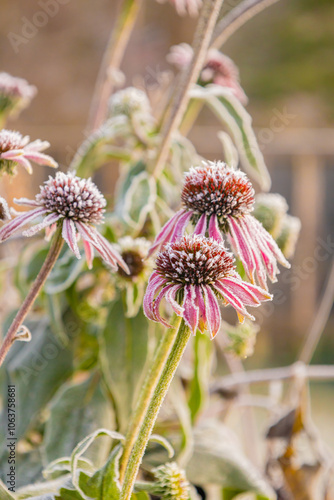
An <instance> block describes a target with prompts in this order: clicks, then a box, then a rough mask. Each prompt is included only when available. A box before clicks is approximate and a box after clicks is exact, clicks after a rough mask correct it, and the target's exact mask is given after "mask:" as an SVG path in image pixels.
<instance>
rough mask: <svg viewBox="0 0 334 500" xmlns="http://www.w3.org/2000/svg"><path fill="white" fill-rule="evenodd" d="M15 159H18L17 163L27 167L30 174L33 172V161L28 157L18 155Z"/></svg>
mask: <svg viewBox="0 0 334 500" xmlns="http://www.w3.org/2000/svg"><path fill="white" fill-rule="evenodd" d="M14 161H17V163H18V164H19V165H21V166H22V167H23V168H25V169H26V171H27V172H28V174H30V175H31V174H32V166H31V163H30V161H29V160H27V158H25V157H24V156H18V157H16V158H15V160H14Z"/></svg>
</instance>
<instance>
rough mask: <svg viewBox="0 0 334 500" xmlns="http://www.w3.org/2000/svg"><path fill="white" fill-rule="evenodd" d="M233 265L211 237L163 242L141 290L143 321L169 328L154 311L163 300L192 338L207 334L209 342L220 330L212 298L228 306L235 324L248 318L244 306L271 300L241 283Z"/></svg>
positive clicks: (256, 289)
mask: <svg viewBox="0 0 334 500" xmlns="http://www.w3.org/2000/svg"><path fill="white" fill-rule="evenodd" d="M233 261H234V259H233V256H232V254H231V253H229V252H227V251H226V250H225V248H224V247H223V245H222V244H221V243H218V242H217V241H215V240H214V239H213V238H205V237H204V236H201V235H193V236H188V235H186V236H183V237H182V238H181V239H179V240H177V241H175V242H173V243H168V244H167V245H166V247H165V249H164V250H163V251H162V252H160V253H159V254H158V256H157V259H156V268H155V271H154V272H153V273H152V275H151V277H150V280H149V283H148V286H147V290H146V294H145V297H144V312H145V314H146V316H147V317H148V318H149V319H151V320H153V321H156V322H160V323H162V324H163V325H165V326H167V327H169V326H170V325H169V324H168V323H167V322H166V320H165V319H164V318H162V316H161V315H160V312H159V306H160V303H161V300H162V299H163V298H165V299H166V301H167V302H168V303H169V304H170V305H171V307H172V309H173V310H174V312H175V313H176V314H177V315H178V316H181V317H183V319H184V321H185V323H186V324H187V325H188V326H189V327H190V328H191V330H192V332H193V333H194V334H195V333H196V330H197V329H199V330H200V331H201V332H202V333H203V332H204V331H206V330H208V331H209V332H210V334H211V337H212V338H213V337H214V336H215V335H216V334H217V332H218V331H219V329H220V325H221V316H220V310H219V305H218V298H220V299H222V300H223V302H224V303H225V304H226V303H228V304H231V305H232V307H234V309H235V310H236V311H237V313H238V317H239V320H240V321H243V320H244V318H245V317H247V318H249V319H254V317H253V316H252V315H251V314H249V312H248V311H247V309H246V307H245V306H253V307H256V306H258V305H260V303H261V302H262V301H265V300H270V299H271V298H272V296H271V295H269V294H268V293H267V292H266V291H265V290H262V289H261V288H259V287H257V286H256V285H252V284H250V283H246V282H244V281H242V280H241V278H240V276H239V274H238V273H237V272H236V269H235V266H234V263H233Z"/></svg>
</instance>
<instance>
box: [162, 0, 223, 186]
mask: <svg viewBox="0 0 334 500" xmlns="http://www.w3.org/2000/svg"><path fill="white" fill-rule="evenodd" d="M222 3H223V0H204V3H203V7H202V10H201V15H200V17H199V21H198V24H197V27H196V32H195V38H194V43H193V52H194V54H193V58H192V60H191V63H190V65H189V66H188V67H187V68H185V70H184V71H183V72H182V73H181V75H180V80H179V82H178V85H177V88H176V91H175V93H174V95H173V99H172V102H171V105H170V107H169V110H168V111H167V117H166V119H165V123H164V124H163V126H162V131H161V136H162V140H161V144H160V148H159V151H158V153H157V157H156V159H155V164H154V168H153V175H154V177H155V178H158V177H159V175H160V173H161V171H162V169H163V168H164V165H165V163H166V160H167V158H168V154H169V148H170V144H171V141H172V137H173V135H174V133H175V132H176V130H177V129H178V128H179V126H180V124H181V122H182V118H183V116H184V114H185V112H186V109H187V106H188V102H189V98H190V97H189V91H190V89H191V87H192V86H193V84H194V83H196V81H197V79H198V76H199V74H200V71H201V69H202V67H203V64H204V60H205V56H206V54H207V50H208V47H209V44H210V40H211V36H212V32H213V29H214V27H215V24H216V21H217V18H218V15H219V12H220V8H221V6H222Z"/></svg>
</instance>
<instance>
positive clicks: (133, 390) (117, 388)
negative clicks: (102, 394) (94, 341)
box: [99, 299, 148, 432]
mask: <svg viewBox="0 0 334 500" xmlns="http://www.w3.org/2000/svg"><path fill="white" fill-rule="evenodd" d="M147 330H148V320H147V319H146V318H145V316H144V314H143V312H142V310H140V311H139V313H138V314H137V316H135V317H134V318H126V317H125V307H124V304H123V302H122V300H121V299H119V300H117V301H116V302H114V303H113V304H112V306H111V309H110V311H109V315H108V318H107V321H106V326H105V329H104V331H103V333H102V335H100V337H99V342H100V361H101V367H102V373H103V375H104V377H105V380H106V382H107V385H108V388H109V390H110V391H111V393H112V397H113V399H114V402H115V407H116V414H117V420H118V422H119V425H120V430H121V431H122V432H123V431H125V428H126V425H127V423H128V419H129V415H130V413H131V411H132V409H133V401H134V399H135V397H136V394H137V392H138V389H139V386H140V383H141V378H142V375H143V369H144V366H145V362H146V357H147V343H148V336H147Z"/></svg>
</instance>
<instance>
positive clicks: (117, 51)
mask: <svg viewBox="0 0 334 500" xmlns="http://www.w3.org/2000/svg"><path fill="white" fill-rule="evenodd" d="M141 4H142V0H123V2H122V4H121V8H120V13H119V16H118V19H117V20H116V25H115V28H114V29H113V32H112V34H111V36H110V39H109V42H108V45H107V49H106V51H105V54H104V57H103V61H102V64H101V68H100V72H99V76H98V79H97V82H96V86H95V91H94V96H93V101H92V107H91V112H90V119H89V129H90V130H96V129H97V128H99V126H100V125H101V124H102V123H103V121H104V119H105V117H106V111H107V104H108V99H109V97H110V95H111V94H112V91H113V87H114V84H115V74H116V72H117V71H118V70H119V68H120V65H121V62H122V59H123V56H124V53H125V50H126V47H127V45H128V42H129V39H130V36H131V33H132V30H133V27H134V25H135V22H136V19H137V15H138V12H139V9H140V6H141Z"/></svg>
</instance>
